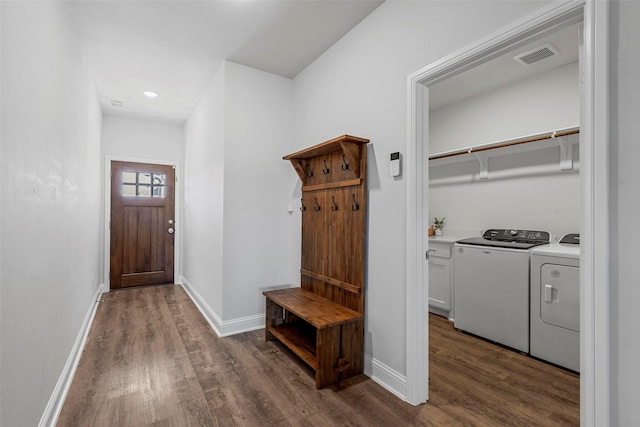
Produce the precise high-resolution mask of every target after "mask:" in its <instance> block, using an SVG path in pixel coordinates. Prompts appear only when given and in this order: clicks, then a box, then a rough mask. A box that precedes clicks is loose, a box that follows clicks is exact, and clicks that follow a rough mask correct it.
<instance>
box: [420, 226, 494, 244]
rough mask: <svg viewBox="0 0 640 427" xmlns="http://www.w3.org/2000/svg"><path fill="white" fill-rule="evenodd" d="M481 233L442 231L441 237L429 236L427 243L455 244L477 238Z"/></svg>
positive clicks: (477, 231)
mask: <svg viewBox="0 0 640 427" xmlns="http://www.w3.org/2000/svg"><path fill="white" fill-rule="evenodd" d="M481 235H482V233H481V231H480V230H455V229H451V230H447V229H446V228H445V229H444V230H442V236H429V243H450V244H452V243H455V242H457V241H458V240H462V239H466V238H467V237H479V236H481Z"/></svg>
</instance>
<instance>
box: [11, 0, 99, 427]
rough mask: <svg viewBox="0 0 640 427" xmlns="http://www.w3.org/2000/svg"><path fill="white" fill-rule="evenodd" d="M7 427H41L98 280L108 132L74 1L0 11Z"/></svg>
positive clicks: (14, 5) (19, 5)
mask: <svg viewBox="0 0 640 427" xmlns="http://www.w3.org/2000/svg"><path fill="white" fill-rule="evenodd" d="M0 8H1V10H2V46H1V55H2V70H1V72H2V89H1V98H2V105H3V108H2V117H1V129H2V147H1V148H2V151H1V164H2V167H1V171H2V172H1V186H0V198H1V200H2V211H1V214H2V216H1V222H0V236H1V237H0V240H1V242H2V246H1V247H0V295H1V305H2V308H1V314H2V317H1V319H0V321H1V323H2V336H1V337H0V342H1V343H2V348H1V350H0V357H1V362H0V389H1V390H0V396H1V398H2V407H1V417H2V419H1V420H0V424H1V425H3V426H34V425H37V424H38V422H39V420H40V418H41V417H42V415H43V412H44V411H45V407H46V406H47V402H48V401H49V398H50V397H51V396H52V392H53V390H54V387H55V386H56V383H57V382H58V379H59V378H60V376H61V373H62V371H63V368H64V366H65V363H66V362H67V359H68V358H69V355H70V353H71V352H72V347H73V345H74V342H75V340H76V338H77V337H78V334H79V332H80V329H81V326H82V324H83V321H84V319H85V317H86V316H87V314H88V312H89V310H90V309H91V307H92V305H93V298H94V296H95V294H96V291H97V290H98V283H99V282H98V280H99V278H100V199H101V194H100V182H101V177H100V169H101V164H100V122H101V114H100V109H99V106H98V101H97V96H96V93H95V89H94V86H93V84H92V83H91V82H89V81H88V79H87V74H86V67H85V64H84V63H83V62H82V57H81V55H80V49H79V43H78V41H77V40H76V38H75V36H74V33H73V20H72V10H73V6H72V5H71V4H70V3H66V2H36V3H34V2H1V3H0Z"/></svg>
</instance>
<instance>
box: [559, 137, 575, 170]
mask: <svg viewBox="0 0 640 427" xmlns="http://www.w3.org/2000/svg"><path fill="white" fill-rule="evenodd" d="M558 144H560V170H561V171H569V170H573V144H571V143H570V142H569V137H568V136H561V137H560V138H558Z"/></svg>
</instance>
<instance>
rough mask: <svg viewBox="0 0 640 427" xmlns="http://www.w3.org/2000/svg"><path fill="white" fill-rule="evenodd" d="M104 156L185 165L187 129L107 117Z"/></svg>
mask: <svg viewBox="0 0 640 427" xmlns="http://www.w3.org/2000/svg"><path fill="white" fill-rule="evenodd" d="M102 154H103V156H119V157H132V158H138V159H145V160H160V161H163V160H164V161H171V162H178V163H181V164H182V163H183V158H184V127H183V126H182V125H175V124H169V123H162V122H154V121H149V120H139V119H128V118H124V117H116V116H104V118H103V120H102Z"/></svg>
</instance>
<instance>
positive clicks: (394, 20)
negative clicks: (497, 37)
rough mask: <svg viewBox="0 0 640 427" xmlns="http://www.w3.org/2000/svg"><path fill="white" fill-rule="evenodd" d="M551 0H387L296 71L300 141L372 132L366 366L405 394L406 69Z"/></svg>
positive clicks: (299, 145) (297, 141)
mask: <svg viewBox="0 0 640 427" xmlns="http://www.w3.org/2000/svg"><path fill="white" fill-rule="evenodd" d="M545 4H546V3H544V2H500V1H499V2H490V1H483V2H474V1H456V2H438V1H428V2H427V1H424V2H412V1H387V2H385V3H384V4H382V5H381V6H380V7H379V8H378V9H376V10H375V11H374V12H373V13H372V14H371V15H369V16H368V17H367V18H366V19H365V20H364V21H362V23H360V25H358V26H357V27H356V28H355V29H354V30H352V31H351V32H350V33H348V34H347V35H346V36H345V37H343V38H342V39H341V40H340V41H339V42H337V43H336V44H335V45H334V46H333V47H331V48H330V49H329V50H328V51H327V52H326V53H325V54H324V55H322V56H321V57H320V58H319V59H318V60H316V61H315V62H314V63H313V64H311V65H310V66H309V67H308V68H307V69H305V70H304V71H303V72H302V73H301V74H300V75H298V77H296V78H295V80H294V97H295V133H294V136H295V139H294V140H295V144H296V148H303V147H305V146H307V145H311V144H316V143H319V142H322V141H325V140H327V139H329V138H332V137H335V136H338V135H341V134H345V133H348V134H351V135H356V136H360V137H364V138H369V139H371V146H370V151H369V173H368V180H369V181H368V183H369V222H368V227H369V229H368V230H369V236H368V242H367V243H368V252H367V256H368V260H367V284H366V302H365V307H366V308H365V309H366V317H365V323H366V326H365V328H366V329H365V352H366V353H367V355H368V357H370V358H372V359H373V365H369V364H368V365H367V366H366V368H365V369H366V370H367V371H368V372H369V374H370V375H371V374H372V375H373V376H374V377H376V378H377V379H378V380H379V381H382V382H385V381H387V378H388V379H389V380H388V381H387V384H388V385H390V386H391V387H392V388H395V389H396V390H398V392H399V393H400V394H403V393H404V391H405V390H403V389H402V386H403V381H404V380H403V377H404V375H405V373H406V364H405V361H406V354H405V348H406V340H405V336H406V328H405V320H406V297H405V285H406V284H405V281H406V277H405V269H406V259H405V256H406V255H405V248H406V223H405V218H406V206H407V200H406V185H405V179H404V178H399V179H397V178H396V179H394V178H392V177H390V176H389V174H388V165H389V154H390V153H392V152H395V151H400V152H401V153H402V152H403V151H404V149H405V147H406V141H407V76H408V75H409V74H411V73H413V72H415V71H416V70H418V69H420V68H422V67H424V66H426V65H428V64H430V63H432V62H435V61H436V60H439V59H440V58H442V57H444V56H446V55H448V54H450V53H451V52H453V51H455V50H458V49H460V48H462V47H464V46H466V45H468V44H470V43H472V42H474V41H475V40H477V39H478V38H480V37H483V36H485V35H488V34H489V33H491V32H494V31H496V30H497V29H498V28H500V27H502V26H505V25H507V24H509V23H511V22H513V21H515V20H516V19H518V18H520V17H522V16H524V15H526V14H529V13H531V12H532V11H534V10H535V9H537V8H539V7H542V6H544V5H545ZM290 179H291V181H292V182H295V180H296V176H295V174H293V173H292V174H291V178H290ZM298 228H299V222H298V223H297V224H295V225H294V231H295V230H297V229H298ZM293 259H294V260H299V259H300V257H299V253H298V254H296V255H294V257H293ZM296 267H299V264H298V265H297V266H294V268H293V270H294V271H295V270H296ZM377 366H381V370H380V371H378V370H376V369H377V368H376V367H377ZM374 368H375V369H374ZM382 371H384V372H382ZM384 375H387V378H384V379H383V376H384ZM393 378H395V379H396V380H397V381H396V380H394V379H393ZM389 381H396V383H393V384H392V383H390V382H389Z"/></svg>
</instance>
